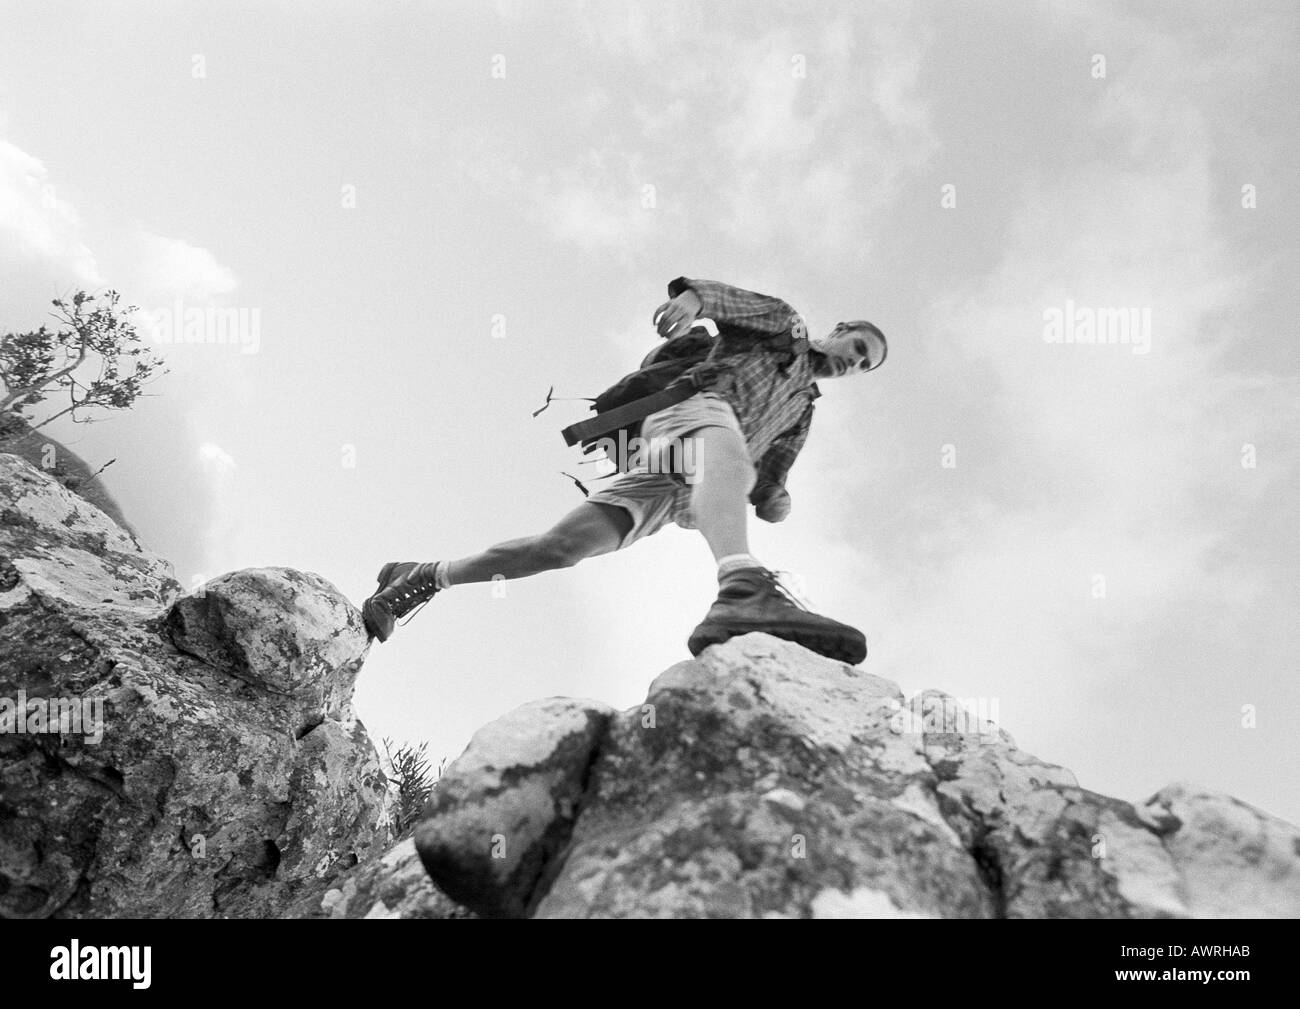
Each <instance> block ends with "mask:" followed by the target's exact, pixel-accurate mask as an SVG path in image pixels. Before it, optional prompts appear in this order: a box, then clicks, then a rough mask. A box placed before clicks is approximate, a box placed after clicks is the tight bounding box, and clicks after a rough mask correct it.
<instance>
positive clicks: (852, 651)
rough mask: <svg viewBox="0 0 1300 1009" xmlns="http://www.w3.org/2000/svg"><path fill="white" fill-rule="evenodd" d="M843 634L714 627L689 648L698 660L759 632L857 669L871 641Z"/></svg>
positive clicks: (849, 631)
mask: <svg viewBox="0 0 1300 1009" xmlns="http://www.w3.org/2000/svg"><path fill="white" fill-rule="evenodd" d="M841 626H842V627H843V628H844V629H843V630H842V631H834V630H831V629H829V628H828V629H827V630H825V631H815V630H813V629H811V628H808V627H799V626H784V627H783V626H781V625H779V624H778V625H775V626H773V625H771V624H768V625H765V626H758V625H755V626H753V627H721V626H718V625H714V626H712V627H707V628H704V627H697V628H696V629H695V633H694V634H692V635H691V637H690V640H689V641H687V642H686V647H687V648H688V649H690V652H691V654H692V655H694V656H698V655H699V654H700V652H702V651H704V649H706V648H708V647H709V645H720V644H722V643H723V642H724V641H730V640H731V639H732V638H737V637H740V636H741V635H742V634H752V633H754V632H759V633H762V634H770V635H772V636H773V637H774V638H780V639H781V640H783V641H793V642H794V643H795V644H796V645H802V646H803V647H804V648H807V649H808V650H809V651H813V652H816V653H817V654H818V655H821V656H823V657H825V658H828V659H834V660H835V661H836V662H846V663H848V664H849V665H851V666H856V665H857V664H858V663H860V662H862V661H863V660H864V659H865V658H866V657H867V639H866V638H865V637H864V636H863V634H862V632H861V631H858V630H856V629H855V628H852V627H849V626H847V625H841Z"/></svg>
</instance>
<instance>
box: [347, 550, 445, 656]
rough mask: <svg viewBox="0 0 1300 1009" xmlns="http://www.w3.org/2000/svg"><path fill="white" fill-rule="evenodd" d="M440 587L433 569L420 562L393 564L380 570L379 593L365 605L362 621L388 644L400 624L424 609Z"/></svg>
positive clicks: (373, 635)
mask: <svg viewBox="0 0 1300 1009" xmlns="http://www.w3.org/2000/svg"><path fill="white" fill-rule="evenodd" d="M437 591H438V587H437V586H436V585H435V584H434V582H433V565H432V564H421V563H419V562H418V561H389V562H388V563H387V564H385V565H384V566H383V567H382V568H380V569H379V590H378V591H377V592H376V593H375V594H374V595H373V596H371V597H370V598H369V599H367V600H366V601H365V602H364V603H362V604H361V618H362V620H364V621H365V624H366V630H367V631H369V632H370V636H371V637H373V638H378V639H379V640H380V641H387V640H388V639H389V638H390V637H391V636H392V633H393V630H394V628H395V627H396V626H397V621H399V620H401V619H402V617H404V616H406V615H407V614H408V613H410V614H411V615H412V616H414V615H415V614H414V613H412V610H416V609H417V608H418V607H421V606H423V605H424V604H425V603H427V602H428V601H429V600H430V599H432V598H433V594H434V593H435V592H437Z"/></svg>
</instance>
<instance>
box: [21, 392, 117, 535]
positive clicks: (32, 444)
mask: <svg viewBox="0 0 1300 1009" xmlns="http://www.w3.org/2000/svg"><path fill="white" fill-rule="evenodd" d="M0 452H3V453H8V454H10V455H16V456H18V457H20V458H22V459H26V460H27V461H28V462H29V463H31V464H32V465H33V466H35V467H36V468H37V469H39V470H41V471H42V472H44V473H47V474H48V475H49V476H52V477H54V479H55V480H58V481H59V482H60V483H62V484H63V486H65V487H66V488H68V490H70V491H73V492H74V493H75V494H76V495H77V496H78V497H79V498H82V499H83V500H85V501H86V502H88V503H89V504H91V505H93V506H94V507H96V508H98V509H99V510H100V511H102V512H103V513H104V514H105V515H107V516H108V517H109V518H110V519H112V520H113V521H114V522H115V523H116V524H117V525H119V526H120V527H121V528H122V529H124V530H126V531H127V532H128V533H130V534H131V535H132V536H134V535H135V530H134V529H132V528H131V526H130V524H129V523H128V522H127V520H126V516H125V515H123V514H122V509H121V508H120V507H118V504H117V501H116V500H115V499H114V498H113V495H112V494H111V493H109V490H108V487H107V486H105V484H104V481H103V478H102V477H101V476H99V472H100V470H102V469H103V468H104V466H106V465H108V464H110V463H112V462H114V461H115V460H112V459H109V460H107V461H106V462H103V463H100V464H97V465H96V467H95V468H94V469H91V467H90V464H89V463H87V462H86V461H85V460H84V459H82V458H81V456H79V455H77V453H76V452H74V451H72V449H70V448H68V447H67V446H66V445H64V444H63V443H62V442H60V441H58V440H57V439H56V438H53V437H52V436H51V435H50V429H49V428H48V427H46V428H33V427H32V426H31V425H30V424H29V423H28V422H27V420H26V419H25V418H23V417H19V416H18V415H17V414H14V413H8V414H0Z"/></svg>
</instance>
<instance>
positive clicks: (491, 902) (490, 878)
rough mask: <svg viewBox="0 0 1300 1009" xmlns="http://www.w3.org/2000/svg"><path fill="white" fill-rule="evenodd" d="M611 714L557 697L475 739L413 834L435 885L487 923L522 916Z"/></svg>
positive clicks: (563, 837)
mask: <svg viewBox="0 0 1300 1009" xmlns="http://www.w3.org/2000/svg"><path fill="white" fill-rule="evenodd" d="M612 715H613V711H612V709H610V708H608V707H606V706H605V705H603V704H600V703H598V702H596V701H582V700H572V699H568V698H552V699H549V700H544V701H537V702H534V703H532V704H525V705H523V706H522V707H520V708H516V709H515V710H514V711H512V712H510V713H509V714H507V715H505V716H503V717H502V718H499V719H497V720H496V721H495V722H492V723H491V724H489V725H487V726H485V727H484V728H482V729H480V730H479V731H478V732H477V733H475V734H474V738H473V739H471V740H470V744H469V746H468V747H467V748H466V750H465V752H464V754H462V755H461V757H460V758H459V759H458V760H457V761H456V762H455V763H454V764H452V765H451V766H450V767H448V768H447V770H446V771H445V772H444V774H443V776H442V778H441V780H440V781H439V783H438V787H437V788H436V789H435V790H434V792H433V795H432V796H431V797H430V799H429V804H428V806H427V808H426V810H425V813H424V817H423V818H422V820H421V822H420V824H419V825H418V826H417V827H416V830H415V846H416V849H417V850H418V851H419V853H420V857H421V859H422V860H423V862H424V866H425V868H426V869H427V870H428V872H429V875H430V876H432V877H433V880H434V882H436V883H437V884H438V886H439V887H440V888H441V889H442V890H443V891H445V892H446V893H447V894H448V895H449V896H450V897H452V898H453V899H454V900H457V901H460V902H461V903H462V904H464V905H465V906H467V907H469V908H471V909H472V910H474V911H475V912H477V913H478V914H480V915H482V916H484V917H506V918H518V917H523V916H524V915H525V914H526V913H527V912H528V910H529V909H530V908H531V906H532V903H533V898H534V894H535V893H536V892H537V890H538V888H539V887H544V886H545V882H546V881H545V880H544V879H543V873H544V870H545V869H546V868H547V866H548V865H550V864H552V863H553V862H554V860H555V856H556V854H557V853H558V852H559V851H561V850H562V849H563V846H564V844H565V843H566V842H567V840H568V835H569V831H570V829H571V828H572V825H573V818H574V815H575V813H576V811H577V808H578V803H579V801H580V800H581V797H582V794H583V790H584V789H585V787H586V782H587V776H588V771H589V769H590V764H591V757H592V753H593V749H594V746H595V743H596V740H597V739H599V738H600V737H601V735H602V734H603V733H604V731H605V727H606V724H607V723H608V721H609V719H610V717H611V716H612Z"/></svg>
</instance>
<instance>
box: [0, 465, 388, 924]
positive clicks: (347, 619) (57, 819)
mask: <svg viewBox="0 0 1300 1009" xmlns="http://www.w3.org/2000/svg"><path fill="white" fill-rule="evenodd" d="M204 597H206V598H204ZM218 620H224V621H226V622H227V624H226V626H227V627H228V628H229V629H230V630H229V634H228V635H223V633H222V632H221V630H220V629H219V628H218V627H217V626H216V623H217V621H218ZM331 621H336V622H334V623H331ZM360 626H361V625H360V615H359V614H358V613H356V611H355V610H354V609H352V608H351V606H350V604H348V602H347V601H346V600H345V599H344V598H343V597H342V595H341V594H340V593H339V592H338V591H337V590H336V589H335V588H334V587H333V586H331V585H330V584H329V583H328V582H326V581H325V580H324V579H321V578H320V577H319V576H316V575H307V574H300V573H297V572H289V571H286V570H284V569H269V570H261V571H251V572H236V573H235V574H233V575H228V576H225V577H224V578H222V579H219V580H218V585H217V586H216V589H215V590H213V589H211V587H210V588H209V590H208V591H207V592H200V593H199V594H198V595H197V598H196V596H180V586H179V585H178V584H177V583H176V581H175V579H174V578H173V576H172V572H171V569H170V566H169V565H168V564H167V563H166V562H164V561H162V560H161V559H160V558H157V557H155V556H154V555H152V554H150V553H149V552H148V551H146V550H144V549H143V548H142V547H141V546H140V545H139V543H137V542H136V541H135V540H134V539H133V538H132V537H131V536H130V535H128V534H127V533H126V532H125V531H124V530H122V529H121V528H119V527H118V526H117V525H116V524H115V523H113V522H112V521H111V520H110V519H109V518H108V516H106V515H105V514H104V513H102V512H100V511H99V510H98V509H96V508H94V507H93V506H91V505H89V504H88V503H86V502H85V501H83V500H81V499H80V498H78V497H76V496H75V495H73V494H72V493H70V492H69V491H68V490H67V489H66V488H65V487H63V486H61V485H60V484H59V483H58V482H57V481H55V480H53V479H52V478H50V477H49V476H48V475H47V474H45V473H43V472H41V471H40V470H38V469H36V468H34V467H32V466H30V465H29V464H28V463H26V462H24V461H22V460H20V459H18V458H17V457H15V456H12V455H6V454H0V723H3V722H4V720H5V719H6V703H5V702H6V701H7V702H8V709H9V710H8V718H9V719H10V720H9V723H8V730H9V731H5V732H0V811H2V814H3V815H0V916H2V917H43V916H57V917H166V916H187V917H221V916H230V917H238V916H257V917H266V916H274V915H275V914H277V913H279V912H280V911H281V910H282V909H283V908H285V907H287V906H289V905H290V904H291V903H292V902H293V900H294V899H295V898H296V897H297V896H298V895H299V894H300V893H303V892H306V891H307V890H310V889H312V888H316V889H319V890H321V892H323V889H324V888H327V887H328V884H329V883H330V882H331V881H332V880H333V879H334V878H335V877H337V876H339V875H340V874H342V873H344V872H346V871H347V870H349V869H350V868H351V867H352V866H354V865H356V864H357V863H358V862H363V861H365V860H367V859H368V858H369V857H371V856H372V855H378V854H379V853H380V852H381V851H382V850H383V847H384V846H385V845H386V844H387V843H388V834H387V831H386V830H385V829H383V828H381V827H379V826H378V823H379V821H380V820H381V819H383V817H384V812H385V808H386V803H387V802H388V793H387V782H386V779H385V778H384V776H383V774H382V773H381V771H380V767H379V763H378V758H377V756H376V754H375V750H374V747H373V745H371V743H370V741H369V739H368V738H367V736H366V732H365V729H364V727H363V726H362V725H361V723H360V722H358V721H356V720H355V718H354V717H353V716H352V712H351V704H350V699H351V691H352V683H353V680H354V678H355V676H356V673H357V671H358V670H359V668H360V666H361V662H362V661H363V660H364V657H365V652H366V647H367V643H366V638H365V635H364V632H359V631H358V629H359V628H360ZM173 633H175V634H178V635H179V638H180V640H181V641H183V642H184V643H185V645H186V648H187V649H189V650H190V651H189V653H186V652H182V651H181V650H179V649H178V648H177V647H176V646H175V645H173V643H172V634H173ZM20 698H21V699H23V700H24V701H25V702H26V703H25V705H24V707H25V709H30V711H28V710H25V711H24V714H25V715H28V716H30V715H31V714H33V713H38V714H41V715H42V718H41V719H39V720H37V721H33V719H32V718H31V717H27V718H26V720H25V723H24V724H23V725H22V726H21V727H22V728H23V729H25V730H26V731H22V732H19V731H15V730H16V729H18V728H19V727H20V726H19V722H18V718H17V710H16V707H17V705H16V702H17V700H18V699H20ZM50 701H54V702H56V703H55V705H54V707H55V713H54V714H53V715H52V716H51V715H50V712H49V709H50V704H49V702H50ZM60 717H62V718H65V719H67V721H66V723H65V728H66V729H67V730H68V731H65V732H63V733H62V734H60V733H59V732H51V731H48V730H49V728H50V726H51V725H53V724H57V723H58V721H59V719H60ZM74 717H75V718H76V719H78V720H79V721H78V722H76V723H74V721H73V718H74ZM37 722H39V724H37Z"/></svg>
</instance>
